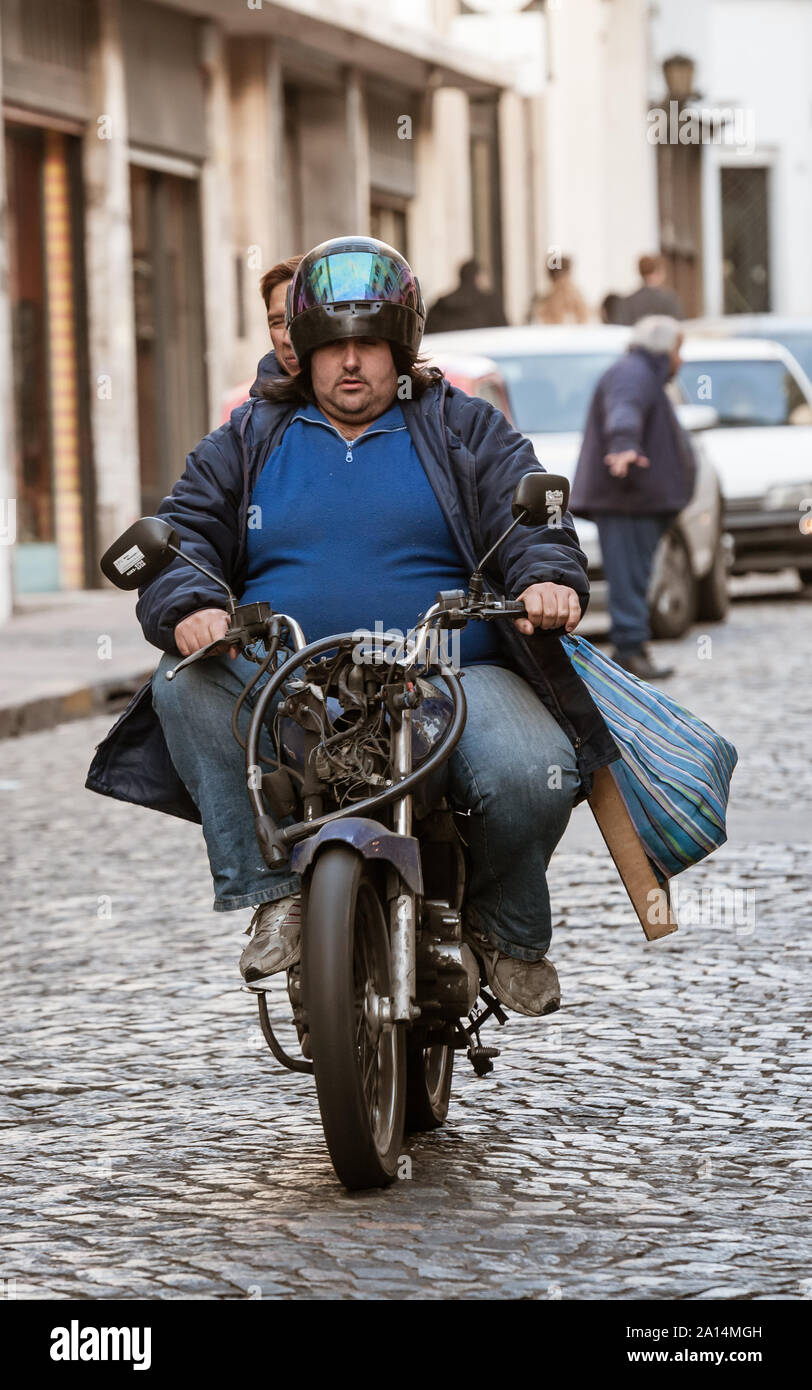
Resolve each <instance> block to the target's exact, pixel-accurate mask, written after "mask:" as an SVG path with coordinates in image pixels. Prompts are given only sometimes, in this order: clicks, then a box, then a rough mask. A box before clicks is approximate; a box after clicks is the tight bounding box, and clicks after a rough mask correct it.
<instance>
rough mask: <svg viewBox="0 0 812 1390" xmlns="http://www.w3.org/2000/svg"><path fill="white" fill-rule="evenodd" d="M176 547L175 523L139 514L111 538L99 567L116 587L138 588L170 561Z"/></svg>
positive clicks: (178, 544) (174, 555) (177, 543)
mask: <svg viewBox="0 0 812 1390" xmlns="http://www.w3.org/2000/svg"><path fill="white" fill-rule="evenodd" d="M179 548H180V538H179V537H178V533H177V531H176V530H175V528H174V526H170V525H169V522H168V521H161V518H160V517H158V516H142V517H141V519H140V520H139V521H134V522H133V524H132V526H129V527H128V528H127V530H126V531H125V532H124V534H123V535H121V536H119V538H118V540H117V541H113V544H112V545H111V546H110V548H109V550H106V551H105V552H104V554H103V556H102V558H101V560H100V561H99V567H100V569H101V572H102V574H103V575H104V576H105V578H106V579H109V580H110V583H111V584H115V586H116V588H117V589H137V588H138V587H139V585H141V584H149V583H150V582H151V580H153V579H154V578H155V576H156V575H157V574H160V573H161V570H163V569H166V567H167V565H171V563H172V561H173V560H174V559H175V558H176V554H175V553H174V552H176V551H177V550H178V549H179Z"/></svg>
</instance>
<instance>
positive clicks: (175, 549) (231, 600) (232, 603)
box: [166, 543, 237, 618]
mask: <svg viewBox="0 0 812 1390" xmlns="http://www.w3.org/2000/svg"><path fill="white" fill-rule="evenodd" d="M166 548H167V550H171V551H172V553H173V555H178V556H179V557H180V559H181V560H185V561H186V563H187V565H193V566H194V568H195V569H196V570H200V573H201V574H205V576H206V578H207V579H211V581H212V583H214V584H217V585H218V587H219V588H221V589H225V591H226V593H227V594H228V611H229V614H230V615H231V617H232V618H233V617H234V611H235V609H236V607H237V600H236V599H235V597H234V595H233V594H232V592H231V590H230V589H229V587H228V585H227V584H226V582H225V580H224V579H219V578H218V576H217V575H216V574H212V572H211V570H207V569H206V566H205V565H201V564H200V562H199V560H193V559H192V557H191V555H187V554H186V552H185V551H183V550H181V549H180V548H179V546H177V545H172V544H171V543H170V544H169V545H167V547H166Z"/></svg>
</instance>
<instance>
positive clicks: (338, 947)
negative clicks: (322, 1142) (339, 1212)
mask: <svg viewBox="0 0 812 1390" xmlns="http://www.w3.org/2000/svg"><path fill="white" fill-rule="evenodd" d="M302 987H303V993H304V1002H305V1009H306V1012H307V1017H308V1020H309V1026H310V1048H311V1051H312V1055H313V1070H314V1074H315V1079H316V1092H317V1094H318V1100H319V1109H320V1111H321V1119H322V1125H323V1127H324V1137H325V1139H326V1140H327V1148H328V1150H329V1153H330V1158H331V1160H332V1164H333V1167H334V1168H335V1171H336V1174H337V1176H338V1178H339V1180H340V1181H341V1182H342V1183H343V1184H344V1186H345V1187H347V1188H349V1189H350V1190H351V1191H356V1190H359V1189H363V1188H369V1187H384V1186H386V1184H387V1183H390V1182H392V1181H393V1180H394V1178H395V1177H396V1176H397V1166H398V1160H399V1158H400V1156H401V1153H402V1149H403V1132H404V1113H405V1106H406V1045H405V1038H404V1031H403V1028H402V1026H399V1025H397V1024H395V1025H392V1024H389V1025H386V1024H384V1025H382V1026H381V1025H380V1023H379V1022H378V1019H377V1016H376V1005H377V1001H378V1000H380V999H383V998H388V997H389V996H390V995H391V965H390V956H389V932H388V928H387V923H386V917H385V915H384V911H383V908H382V905H381V899H380V896H379V893H378V890H377V886H376V880H375V877H374V870H373V869H371V868H370V867H369V866H368V865H367V862H366V861H365V860H364V859H363V858H362V856H361V855H359V854H358V853H357V852H356V851H355V850H353V849H350V848H348V847H347V846H346V845H341V844H334V845H330V846H328V847H327V848H326V849H324V850H322V852H321V854H320V855H319V857H318V859H317V860H316V865H315V868H314V869H313V876H312V879H311V883H310V888H309V892H308V896H307V914H306V919H305V922H304V924H303V930H302Z"/></svg>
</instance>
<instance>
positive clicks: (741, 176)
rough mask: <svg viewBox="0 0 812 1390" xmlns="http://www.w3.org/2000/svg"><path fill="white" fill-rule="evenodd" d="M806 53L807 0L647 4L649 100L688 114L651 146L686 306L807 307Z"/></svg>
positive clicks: (810, 299)
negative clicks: (665, 139)
mask: <svg viewBox="0 0 812 1390" xmlns="http://www.w3.org/2000/svg"><path fill="white" fill-rule="evenodd" d="M675 58H677V59H679V60H680V61H679V62H674V59H675ZM810 61H812V2H811V0H660V3H659V4H658V5H657V7H656V10H655V12H654V13H653V16H652V20H651V70H650V75H649V98H650V106H651V107H652V108H657V107H659V108H661V109H663V108H665V107H666V106H669V105H671V103H672V102H673V103H675V104H676V107H677V114H679V113H683V119H684V121H685V122H687V121H689V120H691V118H692V114H693V121H694V131H693V132H691V131H689V130H688V129H687V128H686V130H685V133H684V135H683V136H682V139H680V135H679V132H678V131H676V132H674V134H675V137H676V138H674V139H672V140H671V141H670V144H669V145H662V146H659V147H658V156H659V159H660V164H661V169H662V166H666V167H665V178H664V179H662V178H661V198H660V212H661V223H662V242H663V247H664V249H665V250H666V252H667V253H668V255H669V257H670V259H671V261H672V265H673V266H675V267H676V269H677V276H678V278H679V275H680V273H682V274H683V275H684V276H686V277H687V279H686V284H685V289H686V290H687V291H688V293H687V294H686V296H685V297H686V300H687V303H688V307H689V310H690V311H691V312H693V313H696V314H702V313H704V314H711V315H716V314H735V313H764V312H769V311H772V312H775V313H778V314H798V315H810V314H812V257H810V254H809V242H810V227H812V154H811V153H810V151H812V107H810V79H809V73H810ZM664 66H665V68H666V73H672V74H673V76H674V77H675V78H676V82H674V81H673V80H672V87H673V88H674V90H671V91H669V90H668V81H667V80H666V79H664V73H663V67H664ZM692 135H693V137H695V138H692ZM691 267H693V269H692V268H691Z"/></svg>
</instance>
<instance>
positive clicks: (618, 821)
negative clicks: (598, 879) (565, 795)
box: [589, 767, 678, 941]
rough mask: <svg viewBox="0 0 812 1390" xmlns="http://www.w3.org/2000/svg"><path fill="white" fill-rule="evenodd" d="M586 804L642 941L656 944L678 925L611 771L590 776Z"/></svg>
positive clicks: (604, 769) (602, 770)
mask: <svg viewBox="0 0 812 1390" xmlns="http://www.w3.org/2000/svg"><path fill="white" fill-rule="evenodd" d="M589 805H590V806H591V808H592V813H593V815H594V817H595V820H596V821H597V823H598V829H599V830H600V832H601V835H602V836H603V838H604V840H605V842H606V847H607V849H608V850H609V853H610V854H611V856H612V858H613V859H614V861H615V864H616V866H617V871H618V873H619V874H620V877H621V879H622V881H623V886H624V887H625V889H626V892H627V893H628V895H629V900H630V902H631V904H632V907H633V908H634V910H635V912H636V913H637V916H638V917H639V919H640V925H641V926H642V928H643V931H644V932H645V935H646V940H648V941H656V940H657V939H658V938H659V937H661V936H668V935H669V934H670V933H671V932H674V931H676V930H677V926H678V922H677V918H676V915H675V913H674V909H673V908H672V906H671V900H670V897H669V893H668V884H667V882H666V884H665V886H664V887H663V886H662V885H661V884H660V883H659V882H658V879H657V876H656V874H655V873H654V870H653V869H652V867H651V864H650V863H649V860H648V858H647V856H646V852H645V850H644V849H643V845H642V842H641V840H640V836H639V835H638V834H637V831H636V830H635V828H634V824H633V822H632V819H631V817H630V815H629V813H628V811H627V810H626V806H625V804H624V802H623V798H622V796H621V795H620V792H619V790H618V786H617V783H616V782H615V779H614V777H613V776H612V771H611V768H609V767H600V768H598V770H597V772H596V773H595V774H594V778H593V784H592V795H591V796H590V797H589Z"/></svg>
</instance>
